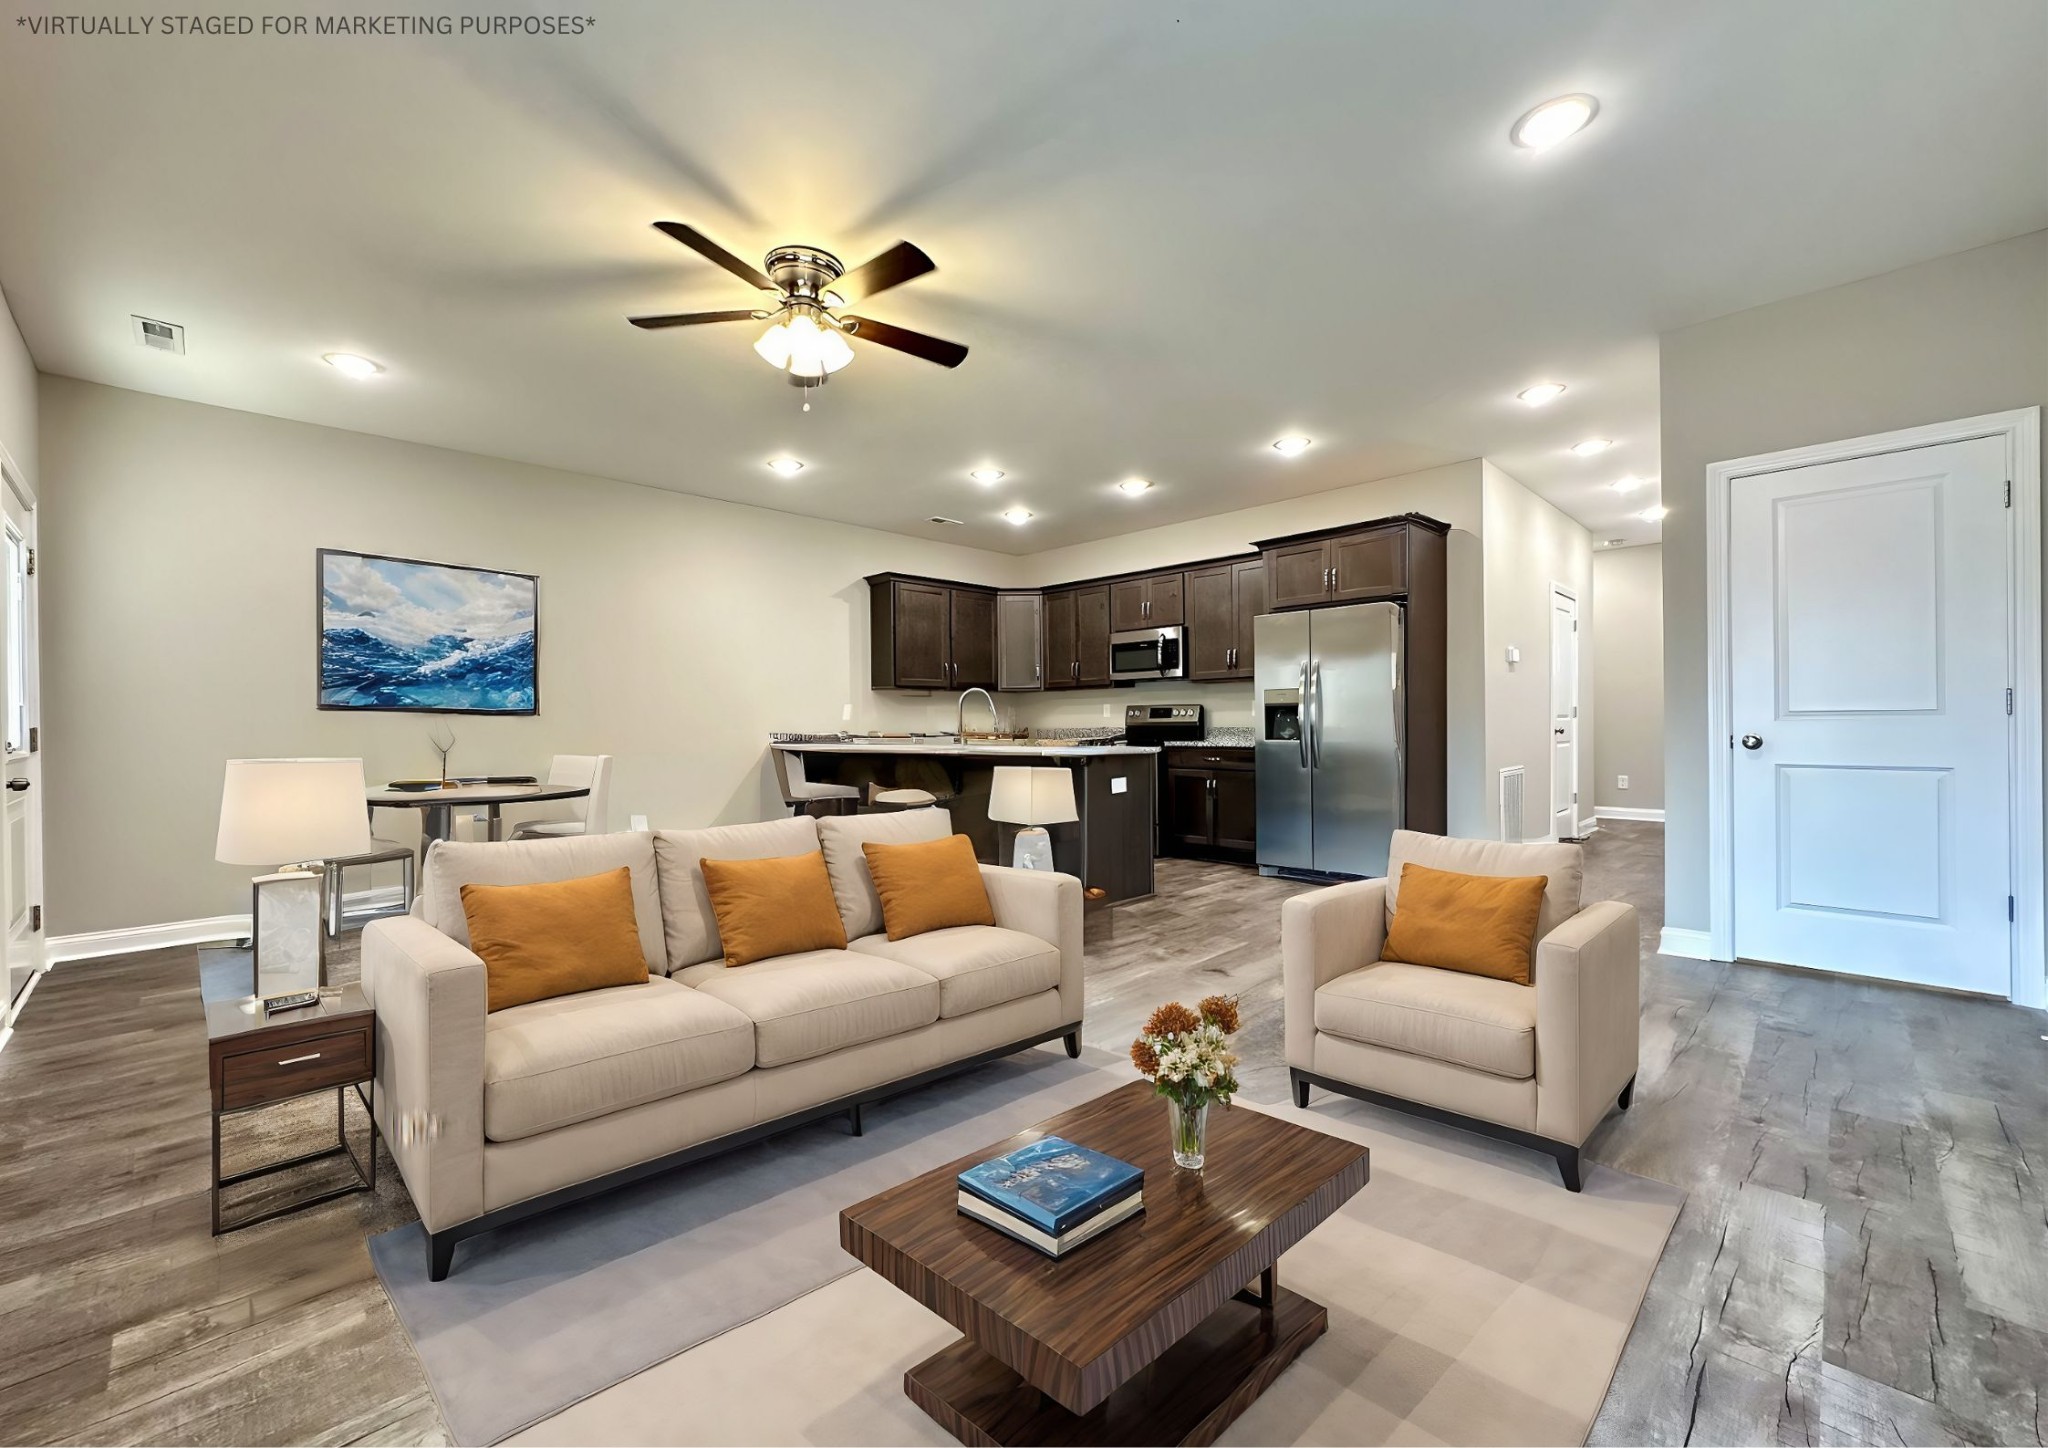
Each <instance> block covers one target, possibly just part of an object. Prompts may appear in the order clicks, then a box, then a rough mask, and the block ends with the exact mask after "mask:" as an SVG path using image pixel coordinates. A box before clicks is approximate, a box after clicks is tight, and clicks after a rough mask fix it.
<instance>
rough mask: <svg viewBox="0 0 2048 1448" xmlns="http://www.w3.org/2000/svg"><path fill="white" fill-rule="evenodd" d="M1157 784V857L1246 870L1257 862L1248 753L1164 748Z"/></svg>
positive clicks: (1254, 790)
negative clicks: (1183, 858)
mask: <svg viewBox="0 0 2048 1448" xmlns="http://www.w3.org/2000/svg"><path fill="white" fill-rule="evenodd" d="M1161 779H1162V782H1163V793H1162V795H1161V798H1160V801H1159V844H1160V850H1161V853H1163V854H1168V855H1186V856H1192V857H1194V858H1198V859H1211V860H1233V861H1237V862H1239V863H1242V864H1247V865H1249V864H1252V863H1254V862H1255V861H1256V860H1257V858H1258V817H1259V809H1258V775H1257V773H1256V771H1255V770H1254V768H1253V765H1252V751H1251V750H1249V749H1222V748H1204V747H1201V746H1195V747H1191V748H1169V749H1168V750H1167V751H1166V764H1165V767H1164V768H1163V769H1162V770H1161Z"/></svg>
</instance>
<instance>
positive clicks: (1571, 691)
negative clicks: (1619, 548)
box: [1550, 587, 1579, 840]
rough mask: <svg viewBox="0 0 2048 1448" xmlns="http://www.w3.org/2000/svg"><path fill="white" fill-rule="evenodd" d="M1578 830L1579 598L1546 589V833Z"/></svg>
mask: <svg viewBox="0 0 2048 1448" xmlns="http://www.w3.org/2000/svg"><path fill="white" fill-rule="evenodd" d="M1578 832H1579V601H1578V599H1576V598H1574V597H1572V595H1570V594H1569V593H1566V592H1565V591H1564V590H1563V589H1561V588H1556V587H1553V588H1552V589H1551V590H1550V836H1551V838H1552V839H1557V840H1566V839H1571V838H1573V837H1574V836H1576V835H1577V834H1578Z"/></svg>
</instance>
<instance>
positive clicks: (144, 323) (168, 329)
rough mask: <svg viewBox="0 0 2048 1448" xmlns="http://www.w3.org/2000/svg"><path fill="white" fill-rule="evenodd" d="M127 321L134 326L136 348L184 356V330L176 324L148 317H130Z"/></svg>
mask: <svg viewBox="0 0 2048 1448" xmlns="http://www.w3.org/2000/svg"><path fill="white" fill-rule="evenodd" d="M128 320H129V321H130V322H131V323H133V324H134V329H135V345H136V346H138V347H149V348H152V349H153V350H155V351H158V352H169V353H172V354H173V355H175V356H179V357H182V356H184V355H185V329H184V328H183V327H181V326H179V325H178V324H177V323H176V322H159V321H155V320H153V319H152V318H149V317H136V316H131V317H129V318H128Z"/></svg>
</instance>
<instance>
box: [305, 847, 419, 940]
mask: <svg viewBox="0 0 2048 1448" xmlns="http://www.w3.org/2000/svg"><path fill="white" fill-rule="evenodd" d="M389 864H396V865H397V866H398V871H399V879H400V881H401V884H400V886H399V892H398V893H399V903H398V905H397V906H396V907H387V908H385V909H381V910H368V911H364V912H363V913H362V914H361V915H360V916H358V917H356V923H357V924H362V925H366V924H368V923H369V922H370V921H372V920H382V919H383V918H384V917H385V916H387V915H404V914H407V913H409V912H410V911H411V910H412V899H413V893H414V882H415V878H416V877H415V875H414V871H415V870H416V869H417V868H418V864H419V860H418V857H417V856H415V855H414V854H413V851H412V846H410V845H401V844H397V843H395V842H393V841H391V840H379V839H372V840H371V841H370V851H369V853H368V854H364V855H345V856H343V857H341V858H340V859H334V860H329V861H328V862H327V881H326V884H325V886H324V889H325V891H326V894H327V899H326V906H327V909H326V911H325V914H326V916H327V938H328V939H329V940H332V939H334V938H335V937H336V936H338V935H340V934H341V927H342V925H343V924H344V923H345V922H344V916H343V913H342V908H341V894H342V891H341V886H342V875H343V872H344V871H347V870H349V869H351V868H353V867H354V866H357V865H389Z"/></svg>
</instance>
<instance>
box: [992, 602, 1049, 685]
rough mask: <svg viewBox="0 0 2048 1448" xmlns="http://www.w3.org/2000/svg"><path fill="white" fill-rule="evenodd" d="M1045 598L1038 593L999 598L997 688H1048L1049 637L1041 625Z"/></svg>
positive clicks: (997, 611)
mask: <svg viewBox="0 0 2048 1448" xmlns="http://www.w3.org/2000/svg"><path fill="white" fill-rule="evenodd" d="M1044 606H1045V601H1044V599H1042V598H1041V597H1040V596H1039V595H1038V594H1035V593H1005V594H1001V595H998V597H997V598H996V687H997V688H998V689H1011V690H1017V689H1042V688H1044V687H1045V640H1044V638H1043V637H1042V634H1043V630H1042V629H1041V627H1040V619H1041V617H1042V614H1043V610H1044Z"/></svg>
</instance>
